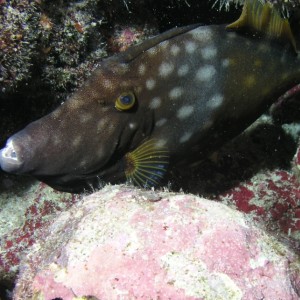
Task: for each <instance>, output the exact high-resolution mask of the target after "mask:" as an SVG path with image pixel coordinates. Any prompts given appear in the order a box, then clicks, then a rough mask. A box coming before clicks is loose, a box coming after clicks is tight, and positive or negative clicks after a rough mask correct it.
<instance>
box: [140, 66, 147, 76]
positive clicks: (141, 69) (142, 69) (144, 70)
mask: <svg viewBox="0 0 300 300" xmlns="http://www.w3.org/2000/svg"><path fill="white" fill-rule="evenodd" d="M138 73H139V75H144V74H145V73H146V66H145V65H144V64H140V65H139V68H138Z"/></svg>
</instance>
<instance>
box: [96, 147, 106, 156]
mask: <svg viewBox="0 0 300 300" xmlns="http://www.w3.org/2000/svg"><path fill="white" fill-rule="evenodd" d="M96 155H97V157H98V158H101V157H103V156H104V155H105V151H104V149H103V148H100V149H99V150H98V151H97V152H96Z"/></svg>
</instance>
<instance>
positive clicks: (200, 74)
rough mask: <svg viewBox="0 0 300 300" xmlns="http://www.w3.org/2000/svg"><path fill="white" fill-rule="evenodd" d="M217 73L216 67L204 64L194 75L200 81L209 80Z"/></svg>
mask: <svg viewBox="0 0 300 300" xmlns="http://www.w3.org/2000/svg"><path fill="white" fill-rule="evenodd" d="M216 73H217V71H216V68H215V67H214V66H212V65H206V66H203V67H201V68H200V69H199V70H198V71H197V74H196V77H197V79H198V80H200V81H208V80H211V79H212V78H213V77H214V75H215V74H216Z"/></svg>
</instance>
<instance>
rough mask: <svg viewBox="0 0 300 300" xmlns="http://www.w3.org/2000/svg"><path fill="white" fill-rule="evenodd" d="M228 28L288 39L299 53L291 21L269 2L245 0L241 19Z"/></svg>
mask: <svg viewBox="0 0 300 300" xmlns="http://www.w3.org/2000/svg"><path fill="white" fill-rule="evenodd" d="M226 28H227V29H234V30H240V29H247V30H251V31H255V32H259V33H262V34H265V35H267V36H268V37H270V38H276V39H281V40H284V41H285V42H286V41H288V42H289V43H291V44H292V46H293V48H294V50H295V51H296V53H298V51H297V46H296V41H295V38H294V35H293V33H292V30H291V27H290V24H289V21H288V20H287V19H283V18H281V16H280V15H279V13H278V12H277V11H276V9H274V7H273V5H272V4H271V3H269V2H266V3H265V4H263V3H261V2H260V1H259V0H245V3H244V7H243V11H242V14H241V16H240V17H239V19H238V20H236V21H235V22H233V23H231V24H229V25H228V26H227V27H226Z"/></svg>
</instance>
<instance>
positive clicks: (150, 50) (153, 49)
mask: <svg viewBox="0 0 300 300" xmlns="http://www.w3.org/2000/svg"><path fill="white" fill-rule="evenodd" d="M147 53H148V54H149V55H150V56H153V55H155V54H156V53H157V47H152V48H150V49H148V50H147Z"/></svg>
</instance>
